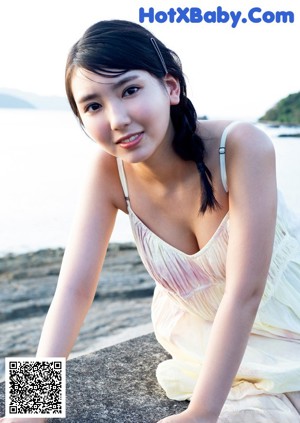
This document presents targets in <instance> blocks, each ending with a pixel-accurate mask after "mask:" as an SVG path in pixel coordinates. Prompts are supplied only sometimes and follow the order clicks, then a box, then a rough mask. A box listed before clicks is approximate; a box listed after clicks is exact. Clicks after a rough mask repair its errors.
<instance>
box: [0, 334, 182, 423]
mask: <svg viewBox="0 0 300 423" xmlns="http://www.w3.org/2000/svg"><path fill="white" fill-rule="evenodd" d="M166 358H168V356H167V354H166V352H165V351H164V350H163V349H162V348H161V346H160V345H159V344H158V343H157V341H156V339H155V337H154V335H153V334H149V335H144V336H141V337H139V338H135V339H131V340H129V341H126V342H123V343H120V344H117V345H114V346H112V347H109V348H105V349H103V350H99V351H97V352H95V353H91V354H87V355H84V356H81V357H77V358H74V359H71V360H68V361H67V391H66V397H67V404H66V409H67V415H66V419H49V420H48V422H51V423H58V422H61V423H90V422H91V423H96V422H97V423H102V422H105V423H117V422H118V423H156V422H157V421H158V420H159V419H161V418H163V417H165V416H168V415H170V414H175V413H178V412H181V411H183V410H184V409H185V408H186V407H187V404H188V403H187V402H186V401H184V402H177V401H171V400H169V399H168V398H167V397H166V396H165V394H164V392H163V390H162V389H161V388H160V386H159V385H158V383H157V381H156V376H155V371H156V367H157V365H158V363H160V362H161V361H163V360H164V359H166ZM3 414H4V383H2V384H0V415H1V416H3Z"/></svg>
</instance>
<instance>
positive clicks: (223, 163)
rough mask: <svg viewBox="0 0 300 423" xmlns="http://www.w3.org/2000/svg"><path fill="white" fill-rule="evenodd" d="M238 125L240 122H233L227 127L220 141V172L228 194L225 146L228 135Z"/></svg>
mask: <svg viewBox="0 0 300 423" xmlns="http://www.w3.org/2000/svg"><path fill="white" fill-rule="evenodd" d="M238 123H240V121H234V122H231V123H230V124H229V125H227V126H226V128H225V129H224V131H223V134H222V136H221V141H220V147H219V154H220V172H221V179H222V184H223V187H224V190H225V191H226V192H228V186H227V174H226V157H225V152H226V149H225V144H226V140H227V135H228V133H229V131H230V130H231V129H232V128H233V127H234V126H235V125H237V124H238Z"/></svg>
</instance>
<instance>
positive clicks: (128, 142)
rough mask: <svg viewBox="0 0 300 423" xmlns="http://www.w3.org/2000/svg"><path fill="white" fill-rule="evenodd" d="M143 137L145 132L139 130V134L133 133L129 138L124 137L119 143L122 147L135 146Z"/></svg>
mask: <svg viewBox="0 0 300 423" xmlns="http://www.w3.org/2000/svg"><path fill="white" fill-rule="evenodd" d="M142 137H143V132H139V133H138V134H134V135H131V136H130V137H128V138H123V139H121V140H120V141H118V142H117V144H118V145H120V146H121V147H133V146H135V145H137V144H138V143H139V142H140V141H141V139H142Z"/></svg>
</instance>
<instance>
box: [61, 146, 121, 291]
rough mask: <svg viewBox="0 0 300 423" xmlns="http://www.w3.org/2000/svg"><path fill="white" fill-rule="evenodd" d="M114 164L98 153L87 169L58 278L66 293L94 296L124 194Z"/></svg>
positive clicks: (111, 160) (109, 158) (105, 155)
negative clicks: (119, 202)
mask: <svg viewBox="0 0 300 423" xmlns="http://www.w3.org/2000/svg"><path fill="white" fill-rule="evenodd" d="M115 162H116V160H115V159H114V158H112V157H110V156H108V155H107V154H106V153H104V152H102V151H99V153H97V154H96V157H94V158H93V160H92V163H91V165H90V167H89V169H88V175H87V177H86V180H85V181H84V184H83V187H82V190H81V191H82V192H81V195H80V198H79V202H78V208H77V211H76V213H75V218H74V221H73V224H72V227H71V232H70V236H69V239H68V243H67V248H66V251H65V254H64V258H63V262H62V267H61V272H60V276H59V282H58V288H62V289H63V290H64V291H65V290H69V289H72V290H75V291H76V292H77V293H78V294H79V295H80V296H82V295H83V296H85V297H88V298H91V296H92V297H93V296H94V292H95V290H96V286H97V282H98V278H99V273H100V271H101V268H102V264H103V261H104V258H105V254H106V250H107V246H108V243H109V239H110V236H111V233H112V230H113V226H114V223H115V219H116V214H117V210H118V208H117V206H116V195H118V194H120V195H121V193H122V191H121V188H120V183H119V178H118V177H117V174H116V172H117V170H116V169H117V168H116V163H115Z"/></svg>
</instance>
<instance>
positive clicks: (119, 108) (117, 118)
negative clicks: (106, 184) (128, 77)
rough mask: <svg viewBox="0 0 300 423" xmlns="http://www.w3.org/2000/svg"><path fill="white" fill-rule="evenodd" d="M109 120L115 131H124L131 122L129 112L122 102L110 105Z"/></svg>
mask: <svg viewBox="0 0 300 423" xmlns="http://www.w3.org/2000/svg"><path fill="white" fill-rule="evenodd" d="M108 119H109V123H110V127H111V129H112V130H113V131H117V130H120V129H123V128H124V127H126V126H127V125H129V124H130V122H131V119H130V116H129V114H128V110H127V108H126V106H125V105H124V104H123V103H122V101H118V102H115V103H113V104H111V105H110V107H109V109H108Z"/></svg>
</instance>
